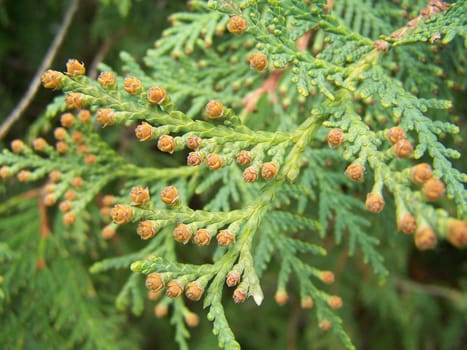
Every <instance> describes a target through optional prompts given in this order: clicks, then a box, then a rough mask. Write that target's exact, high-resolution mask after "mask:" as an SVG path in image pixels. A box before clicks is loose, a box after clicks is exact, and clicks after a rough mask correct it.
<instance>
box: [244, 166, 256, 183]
mask: <svg viewBox="0 0 467 350" xmlns="http://www.w3.org/2000/svg"><path fill="white" fill-rule="evenodd" d="M257 179H258V170H256V168H255V167H252V166H250V167H248V168H246V169H245V170H243V180H244V181H245V182H255V181H256V180H257Z"/></svg>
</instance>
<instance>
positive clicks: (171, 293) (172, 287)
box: [165, 280, 183, 298]
mask: <svg viewBox="0 0 467 350" xmlns="http://www.w3.org/2000/svg"><path fill="white" fill-rule="evenodd" d="M182 293H183V284H182V283H181V282H180V281H178V280H172V281H170V282H169V283H167V289H166V290H165V294H167V296H168V297H169V298H176V297H179V296H180V295H182Z"/></svg>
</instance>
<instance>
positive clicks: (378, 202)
mask: <svg viewBox="0 0 467 350" xmlns="http://www.w3.org/2000/svg"><path fill="white" fill-rule="evenodd" d="M365 206H366V208H367V209H368V210H369V211H371V212H372V213H381V211H382V210H383V208H384V199H383V197H382V196H381V195H380V194H379V193H373V192H371V193H368V194H367V196H366V201H365Z"/></svg>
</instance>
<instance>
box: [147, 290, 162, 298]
mask: <svg viewBox="0 0 467 350" xmlns="http://www.w3.org/2000/svg"><path fill="white" fill-rule="evenodd" d="M161 294H162V293H161V291H160V290H159V291H157V292H154V291H153V290H152V289H149V290H148V294H147V295H148V299H149V300H152V301H156V300H159V298H160V297H161Z"/></svg>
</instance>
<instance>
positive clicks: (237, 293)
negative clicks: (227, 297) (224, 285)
mask: <svg viewBox="0 0 467 350" xmlns="http://www.w3.org/2000/svg"><path fill="white" fill-rule="evenodd" d="M247 297H248V292H247V291H246V290H244V289H243V288H237V289H235V290H234V292H233V295H232V298H233V300H234V302H235V303H236V304H240V303H243V302H245V300H246V298H247Z"/></svg>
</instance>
